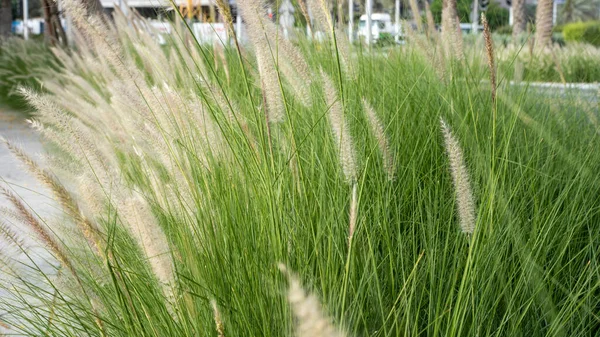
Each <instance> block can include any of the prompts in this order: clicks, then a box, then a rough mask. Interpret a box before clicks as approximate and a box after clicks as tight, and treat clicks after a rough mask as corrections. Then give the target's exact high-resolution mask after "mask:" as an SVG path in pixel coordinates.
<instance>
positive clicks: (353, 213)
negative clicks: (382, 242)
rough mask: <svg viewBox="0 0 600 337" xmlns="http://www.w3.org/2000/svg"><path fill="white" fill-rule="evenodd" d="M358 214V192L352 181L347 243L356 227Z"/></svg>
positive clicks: (349, 241)
mask: <svg viewBox="0 0 600 337" xmlns="http://www.w3.org/2000/svg"><path fill="white" fill-rule="evenodd" d="M357 216H358V192H357V184H356V182H354V183H352V199H351V201H350V217H349V218H350V224H349V226H348V245H350V243H351V242H352V238H353V237H354V230H355V229H356V218H357Z"/></svg>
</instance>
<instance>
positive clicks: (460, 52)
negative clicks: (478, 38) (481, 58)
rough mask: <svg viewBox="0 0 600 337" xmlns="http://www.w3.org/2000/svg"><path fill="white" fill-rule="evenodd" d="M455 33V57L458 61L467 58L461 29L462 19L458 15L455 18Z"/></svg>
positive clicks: (453, 37)
mask: <svg viewBox="0 0 600 337" xmlns="http://www.w3.org/2000/svg"><path fill="white" fill-rule="evenodd" d="M454 19H455V20H454V33H453V34H452V39H453V43H454V56H455V57H456V58H457V59H458V60H462V59H463V58H464V56H465V52H464V46H463V36H462V35H463V34H462V30H461V29H460V18H459V17H458V14H456V16H455V18H454Z"/></svg>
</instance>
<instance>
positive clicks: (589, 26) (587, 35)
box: [563, 21, 600, 46]
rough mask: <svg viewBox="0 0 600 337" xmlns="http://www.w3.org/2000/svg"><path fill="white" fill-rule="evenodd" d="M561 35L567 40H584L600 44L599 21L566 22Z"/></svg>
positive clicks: (595, 44) (596, 44)
mask: <svg viewBox="0 0 600 337" xmlns="http://www.w3.org/2000/svg"><path fill="white" fill-rule="evenodd" d="M563 35H564V38H565V40H566V41H568V42H585V43H589V44H592V45H594V46H600V21H588V22H576V23H570V24H567V25H565V27H564V29H563Z"/></svg>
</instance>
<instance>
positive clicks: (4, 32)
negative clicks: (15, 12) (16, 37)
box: [0, 0, 12, 38]
mask: <svg viewBox="0 0 600 337" xmlns="http://www.w3.org/2000/svg"><path fill="white" fill-rule="evenodd" d="M11 5H12V1H11V0H0V38H1V37H5V36H9V35H10V31H11V27H12V6H11Z"/></svg>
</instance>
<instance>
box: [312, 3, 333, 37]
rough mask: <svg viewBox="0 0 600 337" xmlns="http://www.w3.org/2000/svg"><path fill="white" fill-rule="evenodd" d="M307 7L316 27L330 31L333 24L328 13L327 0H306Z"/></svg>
mask: <svg viewBox="0 0 600 337" xmlns="http://www.w3.org/2000/svg"><path fill="white" fill-rule="evenodd" d="M308 8H309V10H310V11H311V14H312V16H313V19H314V24H315V26H316V28H317V29H321V30H323V31H324V32H326V33H328V32H331V30H332V29H333V27H334V26H333V20H332V18H331V14H330V13H331V11H330V8H329V1H327V0H308ZM311 28H312V27H311Z"/></svg>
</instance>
